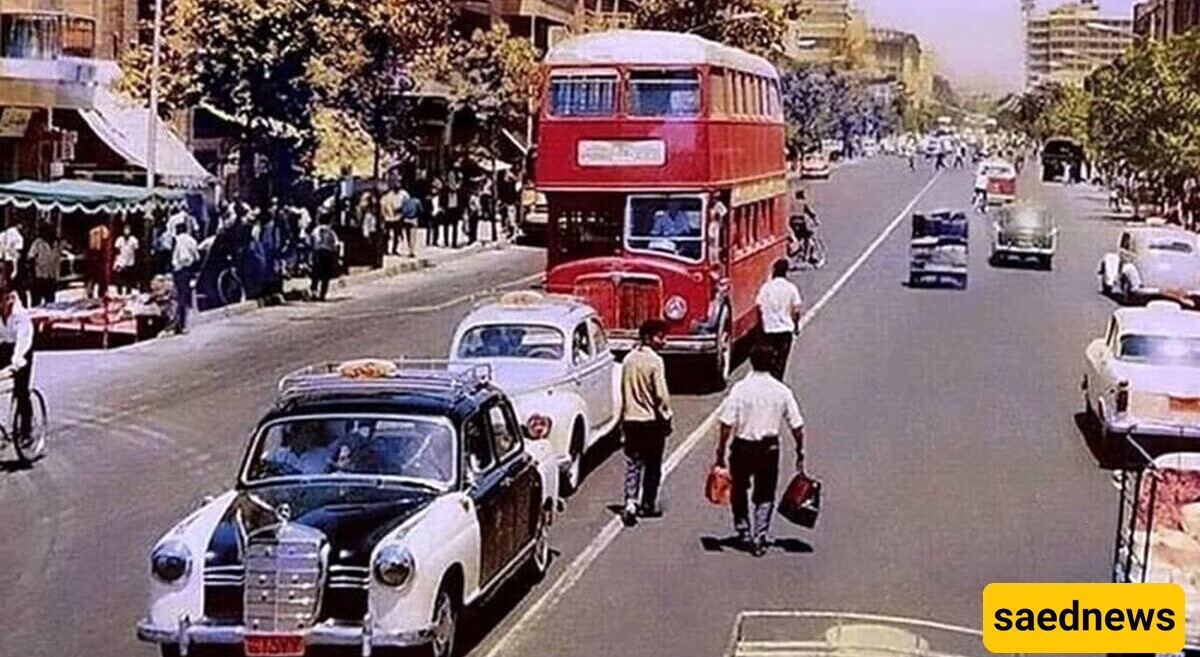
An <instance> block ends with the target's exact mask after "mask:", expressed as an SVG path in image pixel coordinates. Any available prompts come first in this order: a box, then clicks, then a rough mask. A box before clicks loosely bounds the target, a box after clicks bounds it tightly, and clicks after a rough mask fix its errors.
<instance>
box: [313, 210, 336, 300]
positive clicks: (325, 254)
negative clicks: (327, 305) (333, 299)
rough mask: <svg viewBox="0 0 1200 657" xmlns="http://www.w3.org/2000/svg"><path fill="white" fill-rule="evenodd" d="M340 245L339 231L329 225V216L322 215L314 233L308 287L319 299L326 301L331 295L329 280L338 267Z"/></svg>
mask: <svg viewBox="0 0 1200 657" xmlns="http://www.w3.org/2000/svg"><path fill="white" fill-rule="evenodd" d="M340 246H341V242H340V240H338V236H337V233H336V232H334V230H333V227H332V226H330V225H329V218H328V217H321V221H320V223H319V224H318V225H317V227H316V229H314V230H313V233H312V257H313V261H312V284H311V285H309V288H308V289H309V291H310V292H311V293H312V295H313V296H314V297H315V298H316V299H317V300H318V301H324V300H325V297H326V296H328V295H329V281H330V280H331V279H332V278H333V273H334V269H335V268H336V267H337V256H338V250H339V248H340Z"/></svg>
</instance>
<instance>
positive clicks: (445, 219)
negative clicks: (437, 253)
mask: <svg viewBox="0 0 1200 657" xmlns="http://www.w3.org/2000/svg"><path fill="white" fill-rule="evenodd" d="M461 216H462V213H460V212H459V211H458V210H447V211H445V212H443V213H442V216H441V217H440V221H439V223H440V226H441V233H442V238H441V242H442V246H444V247H449V248H451V249H457V248H458V221H459V218H460V217H461Z"/></svg>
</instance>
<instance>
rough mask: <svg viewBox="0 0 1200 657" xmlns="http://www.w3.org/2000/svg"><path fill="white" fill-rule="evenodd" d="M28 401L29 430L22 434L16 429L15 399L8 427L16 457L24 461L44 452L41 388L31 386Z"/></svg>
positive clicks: (43, 413) (44, 418)
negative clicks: (31, 406)
mask: <svg viewBox="0 0 1200 657" xmlns="http://www.w3.org/2000/svg"><path fill="white" fill-rule="evenodd" d="M29 403H30V404H32V405H33V416H32V417H31V418H30V426H29V430H28V431H26V432H25V433H24V434H23V435H22V433H21V432H19V431H17V400H16V398H15V397H14V398H13V400H12V412H11V413H10V414H9V418H10V419H11V421H12V422H11V424H9V426H10V427H12V428H13V435H12V444H13V447H14V448H15V449H16V451H17V458H18V459H20V460H21V461H24V462H25V463H30V462H33V461H36V460H38V459H40V458H41V457H42V456H44V455H45V454H46V417H47V414H46V397H45V396H44V395H43V394H42V391H41V390H38V389H37V388H33V389H31V390H30V391H29Z"/></svg>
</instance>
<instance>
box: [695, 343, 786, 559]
mask: <svg viewBox="0 0 1200 657" xmlns="http://www.w3.org/2000/svg"><path fill="white" fill-rule="evenodd" d="M773 358H774V353H773V352H772V351H771V349H770V348H769V347H767V346H766V345H763V344H757V345H754V347H753V348H751V350H750V366H751V368H752V369H753V371H752V372H751V373H750V375H749V376H747V377H746V378H745V379H743V380H741V381H739V382H738V383H737V384H736V385H734V386H733V389H732V390H730V391H729V396H728V397H726V398H725V401H724V402H722V404H721V408H720V409H719V411H718V415H717V418H718V421H719V423H720V438H719V442H718V444H717V462H716V464H717V466H718V467H721V468H724V467H725V463H726V460H725V448H726V446H727V445H728V446H729V475H730V478H731V479H732V480H733V482H732V483H733V485H732V490H731V491H730V506H731V507H732V508H733V528H734V530H735V531H736V532H737V535H738V541H739V542H740V543H741V544H742V545H745V546H746V547H748V548H749V549H750V551H751V553H753V554H754V556H756V557H761V556H763V555H764V554H766V552H767V545H768V537H767V534H768V532H769V531H770V529H771V514H773V513H774V511H775V491H776V488H777V487H778V485H779V433H780V432H779V430H780V428H781V427H782V426H784V425H787V427H788V429H790V430H791V433H792V439H793V440H795V442H796V470H797V471H803V469H804V417H803V416H802V415H800V405H799V403H797V401H796V396H795V395H794V394H792V391H791V389H790V388H788V387H787V386H786V385H784V384H783V383H781V382H779V381H777V380H775V378H774V377H772V376H771V374H770V368H771V365H772V362H773ZM730 439H732V444H730ZM752 485H753V488H754V490H753V492H751V491H750V488H751V486H752ZM750 502H754V517H753V522H752V521H751V517H750Z"/></svg>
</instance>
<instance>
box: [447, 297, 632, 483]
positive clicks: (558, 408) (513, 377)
mask: <svg viewBox="0 0 1200 657" xmlns="http://www.w3.org/2000/svg"><path fill="white" fill-rule="evenodd" d="M450 354H451V358H453V359H454V360H458V361H464V362H483V363H487V364H488V365H490V366H491V368H492V372H493V373H494V376H495V379H496V383H497V384H498V385H499V386H500V387H501V388H502V389H503V390H504V391H505V392H506V393H507V394H508V396H509V398H510V399H512V401H513V405H514V406H515V407H516V408H517V413H518V416H519V417H520V419H521V422H523V423H524V425H525V427H526V431H527V432H528V434H529V436H531V437H532V438H535V439H545V440H548V441H549V443H550V444H551V445H552V446H553V447H554V450H555V452H556V453H557V454H558V455H560V456H562V457H564V458H565V460H564V463H565V464H566V465H565V467H564V470H563V481H562V487H563V490H564V492H573V491H574V490H576V489H577V488H578V487H579V484H580V481H581V479H582V476H583V462H584V455H585V454H586V453H587V450H588V449H590V448H591V447H592V446H593V445H595V444H596V443H597V442H598V441H599V440H600V439H601V438H603V437H605V436H607V435H609V434H610V433H612V432H613V430H614V429H616V426H617V421H618V415H619V412H618V411H619V408H620V402H619V399H620V396H619V395H620V366H619V365H617V363H616V359H615V358H614V356H613V354H612V352H611V351H610V350H609V346H608V339H607V337H606V334H605V331H604V326H603V325H602V324H601V323H600V318H599V316H598V315H597V314H596V311H595V310H594V309H593V308H592V307H591V306H589V305H587V304H586V303H584V302H583V301H582V300H580V299H576V298H573V297H562V296H555V295H546V294H541V293H538V292H515V293H510V294H507V295H504V296H503V297H501V298H500V299H498V300H496V301H492V302H487V303H484V304H482V305H480V306H478V307H476V308H475V309H474V310H473V311H472V312H471V313H470V314H469V315H467V317H466V318H465V319H463V321H462V322H461V323H459V325H458V328H457V329H456V330H455V331H454V339H453V341H452V342H451V346H450Z"/></svg>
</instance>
